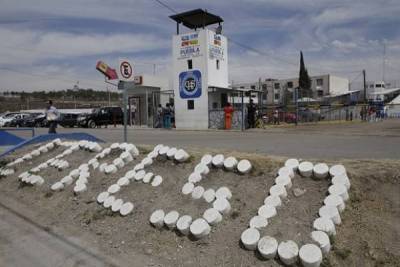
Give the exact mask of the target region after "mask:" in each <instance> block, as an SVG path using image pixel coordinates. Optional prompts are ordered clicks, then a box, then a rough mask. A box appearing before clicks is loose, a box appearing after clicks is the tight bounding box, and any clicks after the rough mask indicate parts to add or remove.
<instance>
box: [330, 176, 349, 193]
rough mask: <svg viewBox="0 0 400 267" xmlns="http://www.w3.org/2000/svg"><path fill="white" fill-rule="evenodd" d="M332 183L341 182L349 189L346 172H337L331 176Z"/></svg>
mask: <svg viewBox="0 0 400 267" xmlns="http://www.w3.org/2000/svg"><path fill="white" fill-rule="evenodd" d="M331 182H332V184H343V185H344V186H346V188H347V190H349V189H350V180H349V177H347V174H339V175H336V176H334V177H333V178H332V181H331Z"/></svg>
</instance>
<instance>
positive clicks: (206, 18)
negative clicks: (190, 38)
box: [170, 8, 224, 29]
mask: <svg viewBox="0 0 400 267" xmlns="http://www.w3.org/2000/svg"><path fill="white" fill-rule="evenodd" d="M170 18H171V19H173V20H175V21H176V22H177V23H178V24H180V23H182V24H183V25H185V26H186V27H188V28H189V29H197V28H204V27H206V26H208V25H212V24H216V23H218V24H220V23H221V22H223V21H224V20H223V19H222V18H221V17H220V16H217V15H214V14H211V13H209V12H207V10H203V9H200V8H199V9H193V10H190V11H186V12H183V13H179V14H175V15H172V16H170Z"/></svg>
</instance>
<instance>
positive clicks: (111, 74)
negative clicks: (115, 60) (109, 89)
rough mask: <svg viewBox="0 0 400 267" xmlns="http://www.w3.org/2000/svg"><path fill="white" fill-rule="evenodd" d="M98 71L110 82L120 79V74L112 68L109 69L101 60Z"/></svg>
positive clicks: (97, 65) (97, 66)
mask: <svg viewBox="0 0 400 267" xmlns="http://www.w3.org/2000/svg"><path fill="white" fill-rule="evenodd" d="M96 70H98V71H100V72H101V73H103V75H104V76H106V77H107V79H109V80H116V79H118V74H117V72H116V71H115V69H112V68H111V67H109V66H108V65H107V64H106V63H104V62H103V61H101V60H100V61H97V64H96Z"/></svg>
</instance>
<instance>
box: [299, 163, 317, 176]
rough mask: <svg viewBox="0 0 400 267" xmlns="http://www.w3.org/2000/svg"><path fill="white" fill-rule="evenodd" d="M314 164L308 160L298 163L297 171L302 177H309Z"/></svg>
mask: <svg viewBox="0 0 400 267" xmlns="http://www.w3.org/2000/svg"><path fill="white" fill-rule="evenodd" d="M313 168H314V165H313V164H312V163H311V162H309V161H303V162H302V163H300V164H299V172H300V175H301V176H303V177H311V176H312V174H313Z"/></svg>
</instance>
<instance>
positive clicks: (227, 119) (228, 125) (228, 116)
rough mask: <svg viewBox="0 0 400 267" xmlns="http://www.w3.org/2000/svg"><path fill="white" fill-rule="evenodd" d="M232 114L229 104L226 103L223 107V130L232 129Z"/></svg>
mask: <svg viewBox="0 0 400 267" xmlns="http://www.w3.org/2000/svg"><path fill="white" fill-rule="evenodd" d="M232 113H233V107H232V105H231V103H229V102H228V103H226V106H225V107H224V114H225V130H230V129H231V128H232Z"/></svg>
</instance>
